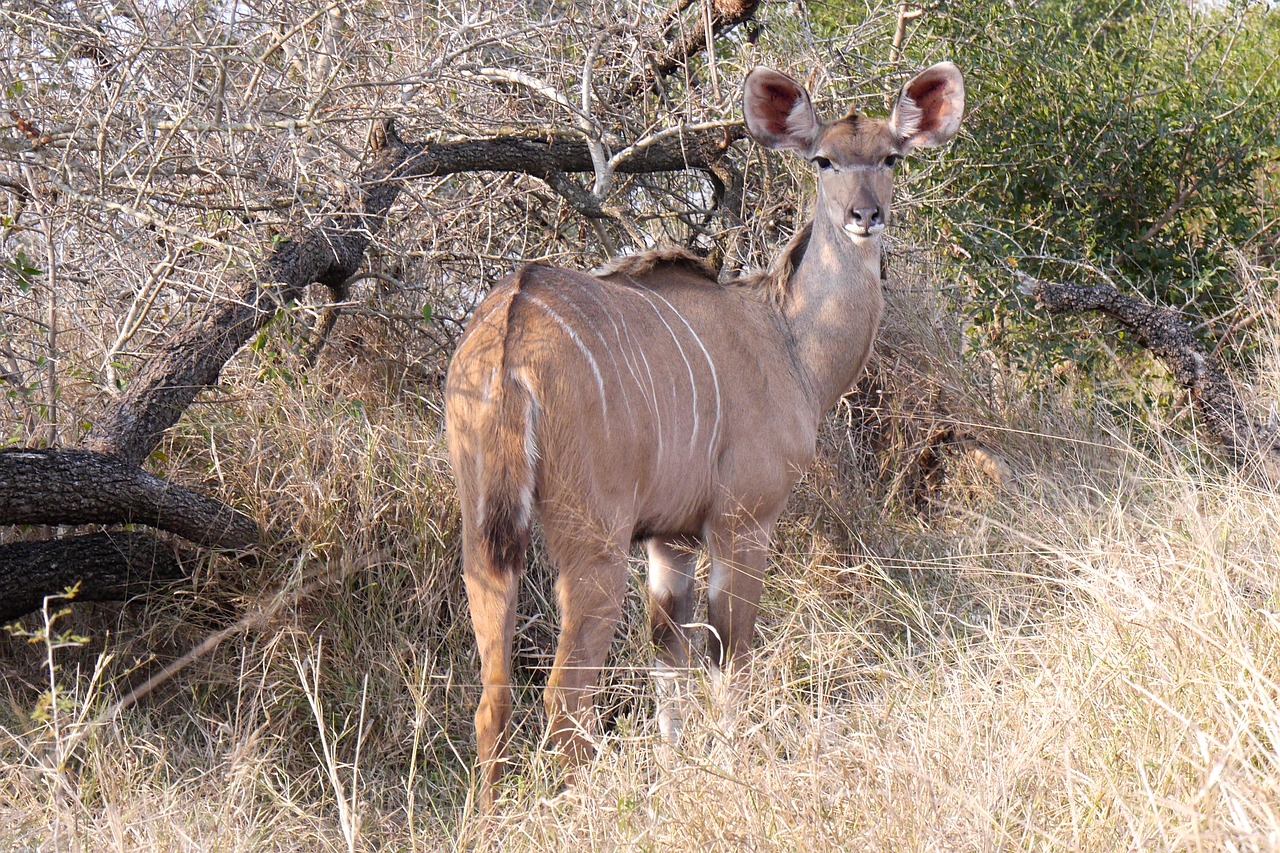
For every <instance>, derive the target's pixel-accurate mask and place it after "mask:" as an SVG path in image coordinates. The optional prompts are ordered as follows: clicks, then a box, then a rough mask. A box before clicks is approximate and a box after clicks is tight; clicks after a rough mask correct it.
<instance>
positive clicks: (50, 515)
mask: <svg viewBox="0 0 1280 853" xmlns="http://www.w3.org/2000/svg"><path fill="white" fill-rule="evenodd" d="M0 523H4V524H59V525H61V524H145V525H148V526H149V527H155V528H158V529H160V530H167V531H169V532H170V533H176V534H178V535H179V536H181V537H183V538H184V539H187V540H190V541H191V542H194V543H195V544H197V545H203V546H206V547H216V548H232V549H240V548H251V547H253V546H256V545H257V544H258V541H259V534H258V526H257V524H255V523H254V521H253V519H251V518H249V517H248V516H246V515H244V514H242V513H239V512H237V511H236V510H234V509H232V508H231V507H229V506H227V505H226V504H224V503H221V502H220V501H216V500H213V499H212V498H207V497H204V496H203V495H198V494H196V493H195V492H191V491H188V490H186V489H184V488H182V487H181V486H176V485H174V484H173V483H170V482H168V481H167V480H162V479H160V478H159V477H156V476H154V475H152V474H148V473H147V472H145V471H143V470H141V469H139V468H136V467H134V466H132V465H129V464H127V463H124V462H121V461H120V460H119V459H114V458H112V457H110V456H103V455H101V454H98V453H93V452H91V451H87V450H3V451H0ZM59 588H61V587H59Z"/></svg>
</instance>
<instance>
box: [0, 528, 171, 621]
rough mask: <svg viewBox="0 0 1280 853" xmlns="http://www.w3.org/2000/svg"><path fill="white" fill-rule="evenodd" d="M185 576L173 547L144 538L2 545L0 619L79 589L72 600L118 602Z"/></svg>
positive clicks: (89, 538) (96, 536)
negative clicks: (47, 597) (45, 599)
mask: <svg viewBox="0 0 1280 853" xmlns="http://www.w3.org/2000/svg"><path fill="white" fill-rule="evenodd" d="M184 577H186V572H184V571H183V568H182V565H181V563H180V562H179V560H178V558H177V556H175V554H174V551H173V548H172V547H170V546H169V545H166V544H165V543H163V542H161V541H160V540H159V539H156V538H155V537H154V536H151V535H149V534H146V533H120V532H116V533H93V534H89V535H87V536H70V537H67V538H65V539H53V540H50V541H48V542H18V543H15V544H12V545H2V546H0V620H3V621H8V620H10V619H17V618H18V617H19V616H24V615H26V614H27V613H30V612H31V611H33V610H38V609H40V606H41V604H42V603H43V602H44V598H45V596H47V595H56V594H58V593H61V592H62V591H63V590H64V589H66V588H68V587H71V586H73V585H75V584H77V583H78V584H79V589H78V590H77V592H76V596H75V599H74V600H76V601H122V600H124V599H126V598H129V597H130V596H132V595H137V594H139V593H142V592H146V591H148V590H152V589H155V587H156V586H157V585H159V584H162V583H165V582H172V581H177V580H182V579H183V578H184Z"/></svg>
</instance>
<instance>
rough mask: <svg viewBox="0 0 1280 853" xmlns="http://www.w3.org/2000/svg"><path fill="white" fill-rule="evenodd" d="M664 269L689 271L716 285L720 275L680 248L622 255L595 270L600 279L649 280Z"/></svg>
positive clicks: (668, 247) (664, 247) (711, 266)
mask: <svg viewBox="0 0 1280 853" xmlns="http://www.w3.org/2000/svg"><path fill="white" fill-rule="evenodd" d="M662 267H675V268H679V269H684V270H687V271H688V272H690V273H693V274H694V275H696V276H699V277H702V278H706V279H708V280H709V281H710V282H712V283H714V282H715V281H716V280H717V278H718V277H719V275H720V272H719V270H717V269H716V268H715V267H714V266H713V265H712V264H711V262H710V261H708V260H707V259H706V258H700V257H698V256H697V255H695V254H693V253H692V252H690V251H689V250H687V249H683V248H681V247H679V246H660V247H658V248H656V249H649V250H647V251H644V252H637V253H636V254H634V255H620V256H618V257H616V258H612V259H610V260H609V261H608V262H607V263H605V265H604V266H602V267H600V268H599V269H597V270H595V275H597V276H599V277H600V278H610V277H613V276H628V277H631V278H649V277H652V276H653V274H654V272H655V271H660V268H662Z"/></svg>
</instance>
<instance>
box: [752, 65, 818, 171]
mask: <svg viewBox="0 0 1280 853" xmlns="http://www.w3.org/2000/svg"><path fill="white" fill-rule="evenodd" d="M742 113H743V115H744V116H745V117H746V119H747V132H749V133H750V134H751V137H752V138H753V139H754V140H755V141H756V142H759V143H760V144H761V145H763V146H764V147H765V148H771V149H773V150H774V151H781V150H783V149H785V148H790V149H792V150H795V151H807V150H808V149H809V148H810V146H812V145H813V143H814V142H815V141H816V140H817V138H818V131H819V130H820V129H821V125H820V123H819V121H818V116H817V114H816V113H815V112H814V111H813V104H812V103H811V102H810V100H809V93H808V92H806V91H805V88H804V86H801V85H800V84H799V83H797V82H796V81H795V80H792V79H791V78H790V77H788V76H787V75H786V74H783V73H782V72H780V71H774V70H773V69H772V68H765V67H763V66H757V67H756V68H753V69H752V70H751V73H750V74H748V75H747V79H746V81H744V82H743V84H742Z"/></svg>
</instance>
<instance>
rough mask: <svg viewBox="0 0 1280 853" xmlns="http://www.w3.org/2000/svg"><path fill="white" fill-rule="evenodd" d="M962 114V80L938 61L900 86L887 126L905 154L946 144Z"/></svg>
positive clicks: (954, 68) (946, 63)
mask: <svg viewBox="0 0 1280 853" xmlns="http://www.w3.org/2000/svg"><path fill="white" fill-rule="evenodd" d="M962 115H964V77H963V76H962V75H961V74H960V69H959V68H956V67H955V66H954V65H952V64H951V63H950V62H939V63H938V64H937V65H933V66H931V67H929V68H926V69H925V70H924V71H921V72H920V73H919V74H917V75H916V76H915V77H913V78H911V82H909V83H907V85H905V86H903V87H902V93H901V94H900V95H898V102H897V103H896V104H894V107H893V115H892V116H890V118H889V124H890V126H891V127H892V128H893V132H894V134H895V135H896V136H897V137H898V144H899V145H901V146H902V150H903V152H904V153H905V152H907V151H910V150H911V149H912V148H932V147H934V146H935V145H943V144H945V143H947V142H949V141H950V140H951V137H953V136H955V135H956V131H957V130H959V129H960V118H961V116H962Z"/></svg>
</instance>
